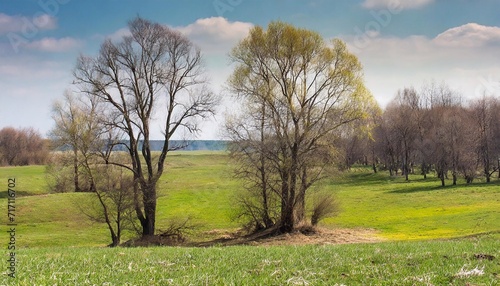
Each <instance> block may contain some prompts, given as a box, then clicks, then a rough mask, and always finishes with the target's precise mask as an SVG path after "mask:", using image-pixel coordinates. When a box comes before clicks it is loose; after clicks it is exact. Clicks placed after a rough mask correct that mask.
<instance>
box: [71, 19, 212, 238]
mask: <svg viewBox="0 0 500 286" xmlns="http://www.w3.org/2000/svg"><path fill="white" fill-rule="evenodd" d="M128 27H129V30H130V35H127V36H124V37H123V38H122V39H121V40H120V41H119V42H113V41H112V40H110V39H108V40H106V41H105V42H104V43H103V44H102V45H101V49H100V52H99V55H98V56H96V57H85V56H80V58H79V59H78V62H77V66H76V69H75V71H74V78H75V82H76V83H77V84H78V85H79V86H80V89H81V91H82V92H83V93H85V94H87V95H88V96H89V97H91V98H94V99H96V100H98V101H100V102H101V104H102V105H103V106H104V108H103V118H104V122H103V123H104V124H105V125H106V126H108V127H109V128H112V129H113V130H115V132H120V133H121V134H122V136H123V138H124V139H125V140H126V144H123V141H117V142H115V143H116V144H122V145H124V147H125V148H126V149H127V152H128V155H129V157H130V164H122V163H121V162H116V161H113V160H112V158H108V162H107V163H109V164H115V165H118V166H121V167H123V168H126V169H128V170H129V171H130V172H132V174H133V178H134V182H135V188H134V197H135V210H136V215H137V217H138V219H139V221H140V223H141V226H142V235H143V237H147V236H151V235H154V233H155V218H156V202H157V189H156V185H157V182H158V180H159V178H160V176H161V175H162V174H163V172H164V166H165V160H166V158H167V153H168V152H169V151H170V150H172V149H173V148H175V146H171V145H170V143H169V140H170V139H171V138H172V136H173V135H174V134H175V133H177V132H179V131H180V130H181V129H184V130H186V131H187V132H190V133H195V132H197V131H199V125H198V123H199V122H198V121H197V119H200V118H205V117H206V116H209V115H211V114H213V112H214V108H215V105H216V104H217V98H216V97H215V96H214V95H213V94H212V93H211V92H210V91H209V89H208V88H207V86H206V79H205V77H204V76H203V68H202V56H201V53H200V50H199V49H197V48H196V47H195V46H194V45H193V44H192V43H191V42H190V41H189V40H188V39H187V38H185V37H184V36H182V35H181V34H180V33H179V32H177V31H175V30H173V29H171V28H168V27H166V26H163V25H160V24H158V23H152V22H150V21H147V20H145V19H142V18H136V19H134V20H133V21H131V22H129V24H128ZM155 117H156V118H158V119H161V120H162V123H161V124H162V127H161V132H162V134H163V136H162V139H163V140H164V143H163V147H162V150H161V152H160V153H159V154H158V156H155V155H154V154H153V153H152V150H151V145H150V140H151V133H152V126H151V125H152V120H153V118H155ZM110 145H112V144H110Z"/></svg>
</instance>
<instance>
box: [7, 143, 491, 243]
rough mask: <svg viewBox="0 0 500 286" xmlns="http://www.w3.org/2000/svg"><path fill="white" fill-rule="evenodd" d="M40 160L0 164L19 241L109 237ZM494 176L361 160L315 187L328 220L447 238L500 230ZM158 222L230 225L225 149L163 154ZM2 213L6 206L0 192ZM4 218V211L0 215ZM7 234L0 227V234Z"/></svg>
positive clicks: (397, 236) (201, 228) (405, 235)
mask: <svg viewBox="0 0 500 286" xmlns="http://www.w3.org/2000/svg"><path fill="white" fill-rule="evenodd" d="M43 172H44V167H43V166H30V167H13V168H10V167H9V168H0V182H4V185H5V187H4V189H5V188H6V186H7V178H8V177H16V179H17V190H18V195H19V197H18V199H17V222H18V223H19V226H18V239H19V241H20V246H21V247H34V246H50V245H59V246H84V245H87V246H90V245H106V244H107V243H109V238H108V233H107V229H106V227H105V226H104V225H103V224H98V223H92V222H90V221H89V220H88V219H87V218H86V217H84V216H83V215H82V214H81V213H80V212H79V211H78V207H76V206H77V205H78V203H80V202H82V201H84V198H85V197H86V196H91V194H75V193H69V194H46V193H47V189H46V187H45V185H44V178H45V176H44V173H43ZM499 183H500V182H499V181H495V182H493V183H490V184H484V183H475V184H472V185H470V186H467V185H464V184H460V185H458V186H450V187H446V188H441V187H439V182H438V181H437V180H436V179H435V178H429V179H427V180H423V179H421V177H420V176H413V177H412V178H411V181H410V182H405V181H404V180H403V178H390V177H388V175H387V173H384V172H381V173H378V174H372V173H370V172H369V169H364V168H359V169H357V170H352V171H351V172H349V173H347V174H344V175H340V176H337V177H336V178H334V179H332V180H329V181H325V182H323V183H322V184H321V185H320V186H318V188H317V189H322V190H325V191H333V192H336V194H337V197H338V199H339V201H340V204H341V207H342V212H341V213H340V215H339V216H338V217H335V218H330V219H326V220H325V221H324V222H323V226H326V227H337V226H340V227H361V228H374V229H376V230H378V231H379V233H380V235H381V236H383V237H385V238H388V239H390V240H408V239H429V238H446V237H457V236H464V235H470V234H474V233H483V232H489V231H499V230H500V212H499V211H498V210H499V209H500V187H499V186H500V184H499ZM158 188H159V190H160V198H159V200H158V218H157V225H158V228H159V229H162V228H165V227H166V225H167V224H168V222H169V220H170V218H172V217H174V218H181V219H182V218H186V217H190V218H191V221H192V222H193V223H194V224H196V225H198V229H197V231H196V232H195V233H194V234H193V235H192V237H191V238H192V239H195V240H200V239H207V238H210V236H209V235H207V234H206V231H208V230H212V229H230V230H231V229H235V228H237V227H238V224H237V223H236V222H234V221H232V220H231V219H230V217H231V213H232V201H233V198H234V196H235V190H237V189H238V188H239V182H237V181H236V180H234V179H232V178H231V166H230V164H229V161H228V157H227V155H225V153H223V152H178V153H175V154H173V155H171V157H170V158H169V163H168V168H167V172H166V174H165V176H164V177H163V178H162V179H161V181H160V183H159V186H158ZM1 194H2V195H1V196H0V197H2V198H1V199H0V213H4V214H6V199H5V196H6V192H5V191H4V192H2V193H1ZM2 218H3V219H2V223H5V222H6V215H5V216H4V215H2ZM4 239H6V234H5V233H0V241H3V240H4Z"/></svg>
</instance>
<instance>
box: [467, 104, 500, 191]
mask: <svg viewBox="0 0 500 286" xmlns="http://www.w3.org/2000/svg"><path fill="white" fill-rule="evenodd" d="M498 110H500V101H499V100H498V99H496V98H494V97H483V98H481V99H478V100H476V101H474V102H473V103H472V105H471V115H472V120H473V123H474V126H475V132H474V133H473V136H474V137H475V138H476V140H477V141H476V152H477V155H478V161H479V162H480V163H481V165H482V168H483V170H482V173H483V175H484V177H485V178H486V181H487V182H490V181H491V176H492V175H493V173H494V172H496V171H497V170H498V168H499V167H500V166H498V163H499V161H498V160H499V158H500V115H499V112H498Z"/></svg>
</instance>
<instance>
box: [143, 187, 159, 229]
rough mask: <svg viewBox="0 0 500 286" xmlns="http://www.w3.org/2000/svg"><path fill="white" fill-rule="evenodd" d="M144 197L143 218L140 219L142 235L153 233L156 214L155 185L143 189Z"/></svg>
mask: <svg viewBox="0 0 500 286" xmlns="http://www.w3.org/2000/svg"><path fill="white" fill-rule="evenodd" d="M143 198H144V220H142V221H141V226H142V237H147V236H153V235H154V234H155V215H156V185H152V186H147V187H146V188H145V189H144V190H143Z"/></svg>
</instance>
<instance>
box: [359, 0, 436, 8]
mask: <svg viewBox="0 0 500 286" xmlns="http://www.w3.org/2000/svg"><path fill="white" fill-rule="evenodd" d="M433 2H434V0H365V1H364V2H363V4H361V5H362V6H363V7H364V8H366V9H378V8H384V9H391V10H409V9H418V8H421V7H423V6H426V5H429V4H431V3H433Z"/></svg>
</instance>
